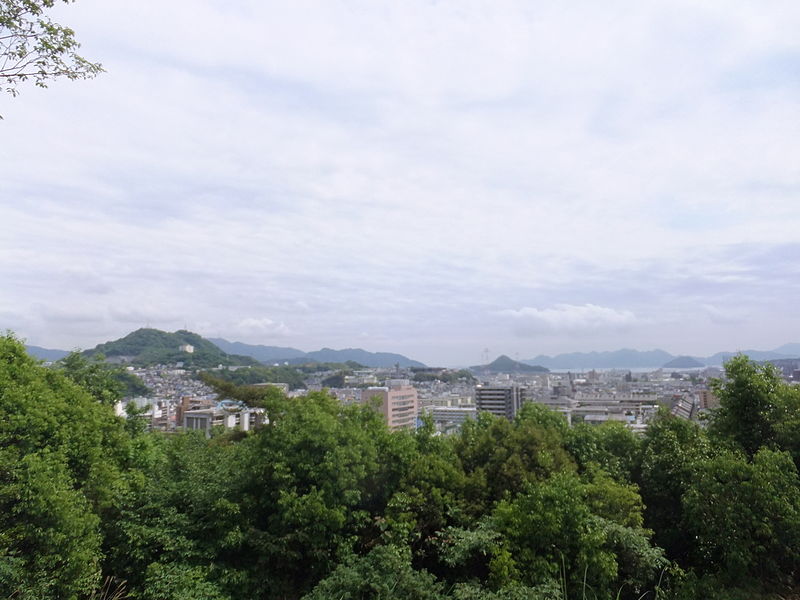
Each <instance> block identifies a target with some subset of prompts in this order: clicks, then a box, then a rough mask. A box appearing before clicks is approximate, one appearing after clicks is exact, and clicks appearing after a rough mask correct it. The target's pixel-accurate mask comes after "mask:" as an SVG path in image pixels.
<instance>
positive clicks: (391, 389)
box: [361, 379, 419, 429]
mask: <svg viewBox="0 0 800 600" xmlns="http://www.w3.org/2000/svg"><path fill="white" fill-rule="evenodd" d="M374 398H378V399H379V400H380V404H379V405H378V406H377V409H378V410H379V411H380V412H381V414H383V416H384V417H385V418H386V424H387V425H388V426H389V429H405V428H410V429H413V428H415V427H416V426H417V415H418V412H419V400H418V398H417V390H416V388H415V387H413V386H411V385H410V383H409V381H408V380H407V379H393V380H391V381H389V385H387V386H386V387H371V388H367V389H365V390H363V391H362V392H361V401H362V402H364V403H369V402H371V401H372V400H373V399H374Z"/></svg>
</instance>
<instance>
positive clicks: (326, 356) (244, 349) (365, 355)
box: [209, 338, 425, 368]
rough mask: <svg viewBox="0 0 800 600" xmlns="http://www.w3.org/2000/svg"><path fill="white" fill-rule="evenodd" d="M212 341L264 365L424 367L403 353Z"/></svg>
mask: <svg viewBox="0 0 800 600" xmlns="http://www.w3.org/2000/svg"><path fill="white" fill-rule="evenodd" d="M209 341H210V342H213V343H214V344H216V345H217V346H218V347H219V348H220V349H222V350H224V351H225V352H235V353H236V354H243V355H245V356H252V357H253V358H255V359H256V360H260V361H262V362H267V363H274V362H288V363H290V364H302V363H304V362H320V363H325V362H332V363H345V362H347V361H354V362H357V363H358V364H361V365H364V366H365V367H386V368H391V367H394V366H395V365H400V367H403V368H407V367H424V366H425V365H424V364H423V363H421V362H419V361H416V360H412V359H410V358H408V357H407V356H403V355H402V354H394V353H392V352H368V351H366V350H362V349H361V348H345V349H344V350H333V349H331V348H323V349H322V350H315V351H313V352H303V351H302V350H298V349H297V348H285V347H281V346H262V345H258V344H243V343H242V342H229V341H228V340H224V339H222V338H209Z"/></svg>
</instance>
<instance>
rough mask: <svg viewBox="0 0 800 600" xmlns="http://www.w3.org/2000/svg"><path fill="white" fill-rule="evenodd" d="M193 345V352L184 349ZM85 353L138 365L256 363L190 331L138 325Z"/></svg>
mask: <svg viewBox="0 0 800 600" xmlns="http://www.w3.org/2000/svg"><path fill="white" fill-rule="evenodd" d="M186 345H189V346H192V352H188V351H186V350H182V349H181V348H182V347H185V346H186ZM84 354H85V355H86V356H92V355H94V354H103V355H104V356H105V357H106V358H107V359H109V360H111V361H115V362H131V363H134V364H137V365H157V364H175V363H178V362H181V363H183V364H184V366H186V367H201V368H208V367H216V366H217V365H230V366H232V365H257V364H258V361H256V360H255V359H253V358H251V357H249V356H239V355H236V354H227V353H226V352H224V351H223V350H221V349H220V348H218V347H217V346H215V345H214V344H212V343H211V342H210V341H208V340H207V339H205V338H203V337H202V336H200V335H198V334H196V333H192V332H191V331H186V330H183V329H181V330H178V331H176V332H174V333H169V332H166V331H161V330H159V329H149V328H142V329H137V330H136V331H133V332H131V333H129V334H128V335H126V336H125V337H123V338H120V339H118V340H114V341H111V342H106V343H104V344H98V345H97V346H96V347H94V348H93V349H91V350H86V351H84Z"/></svg>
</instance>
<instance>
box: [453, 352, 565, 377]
mask: <svg viewBox="0 0 800 600" xmlns="http://www.w3.org/2000/svg"><path fill="white" fill-rule="evenodd" d="M469 370H470V371H472V372H474V373H549V372H550V370H549V369H547V368H545V367H542V366H540V365H528V364H525V363H522V362H519V361H516V360H513V359H512V358H509V357H508V356H506V355H505V354H503V355H501V356H498V357H497V358H496V359H494V360H493V361H492V362H490V363H489V364H488V365H477V366H474V367H470V368H469Z"/></svg>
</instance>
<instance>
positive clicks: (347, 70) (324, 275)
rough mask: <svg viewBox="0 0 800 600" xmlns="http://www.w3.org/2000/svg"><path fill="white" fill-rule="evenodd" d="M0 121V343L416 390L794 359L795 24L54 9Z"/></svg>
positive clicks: (689, 15) (430, 8) (651, 14)
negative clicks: (380, 359) (306, 363)
mask: <svg viewBox="0 0 800 600" xmlns="http://www.w3.org/2000/svg"><path fill="white" fill-rule="evenodd" d="M55 14H56V15H57V16H58V18H57V20H58V21H60V22H61V23H63V24H65V25H68V26H70V27H72V28H73V29H74V30H75V31H76V37H77V38H78V40H79V41H81V42H82V44H83V46H82V49H81V52H82V54H84V55H85V56H86V57H87V58H89V59H91V60H97V61H100V62H102V63H103V66H104V67H105V68H106V70H107V72H106V73H104V74H102V75H100V76H99V77H98V78H97V79H95V80H90V81H79V82H56V83H53V84H51V85H50V87H49V89H45V90H42V89H38V88H35V87H34V86H33V85H23V86H22V87H21V88H20V89H19V92H20V94H19V96H18V97H16V98H12V97H10V96H9V95H5V96H0V115H2V116H3V118H4V120H2V121H0V139H1V140H2V143H1V144H0V224H2V233H1V234H0V328H3V329H10V330H13V331H14V332H16V333H17V334H18V335H19V336H21V337H23V338H25V339H26V340H27V341H28V343H30V344H34V345H39V346H43V347H49V348H63V349H71V348H73V347H81V348H89V347H93V346H95V345H96V344H98V343H101V342H105V341H108V340H112V339H117V338H119V337H122V336H123V335H125V334H127V333H129V332H130V331H132V330H134V329H137V328H139V327H144V326H148V325H149V326H151V327H156V328H159V329H164V330H169V331H174V330H176V329H180V328H184V327H185V328H188V329H190V330H192V331H196V332H198V333H200V334H202V335H204V336H207V337H222V338H225V339H228V340H231V341H241V342H246V343H254V344H265V345H275V346H293V347H296V348H300V349H303V350H313V349H318V348H321V347H325V346H327V347H331V348H345V347H360V348H364V349H366V350H369V351H387V352H397V353H401V354H404V355H406V356H408V357H410V358H413V359H416V360H421V361H423V362H425V363H427V364H434V365H470V364H479V363H480V362H481V358H482V355H483V352H484V349H487V348H488V349H489V352H490V355H491V356H490V359H491V358H494V357H496V356H497V355H499V354H507V355H508V356H510V357H512V358H521V359H527V358H532V357H534V356H536V355H539V354H548V355H554V354H558V353H562V352H574V351H586V352H588V351H604V350H616V349H619V348H623V347H627V348H636V349H639V350H651V349H654V348H660V349H663V350H666V351H667V352H670V353H672V354H675V355H694V356H704V355H709V354H712V353H714V352H717V351H722V350H744V349H749V348H753V349H760V350H769V349H772V348H775V347H778V346H781V345H783V344H785V343H793V342H798V341H800V314H798V310H797V299H798V298H800V208H799V207H800V160H798V158H800V38H799V37H798V36H797V31H798V30H800V5H799V4H797V3H796V2H765V3H758V4H754V3H749V2H736V1H726V2H722V1H717V2H709V3H703V4H702V5H698V4H697V3H696V2H681V1H677V2H676V1H670V2H652V3H642V4H631V3H622V2H606V3H590V2H579V3H573V4H570V5H563V4H559V3H552V2H536V1H534V2H530V1H519V2H512V1H507V2H506V1H502V0H501V1H493V2H477V1H469V0H467V1H463V2H462V1H459V2H455V1H452V2H432V1H422V0H418V1H414V0H411V1H408V2H402V3H397V2H389V1H380V0H370V1H369V2H367V1H361V2H353V1H348V0H341V1H339V2H322V1H317V2H304V1H302V0H298V1H296V2H287V3H275V2H261V1H259V2H256V1H255V0H225V1H223V0H214V1H212V0H195V1H193V2H188V1H185V0H175V1H173V2H170V3H166V4H165V3H157V2H154V1H152V0H142V1H140V2H136V3H127V4H125V3H122V4H120V3H113V2H107V1H105V0H78V1H77V2H76V3H75V4H69V5H66V4H65V5H59V6H57V7H56V11H55Z"/></svg>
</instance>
